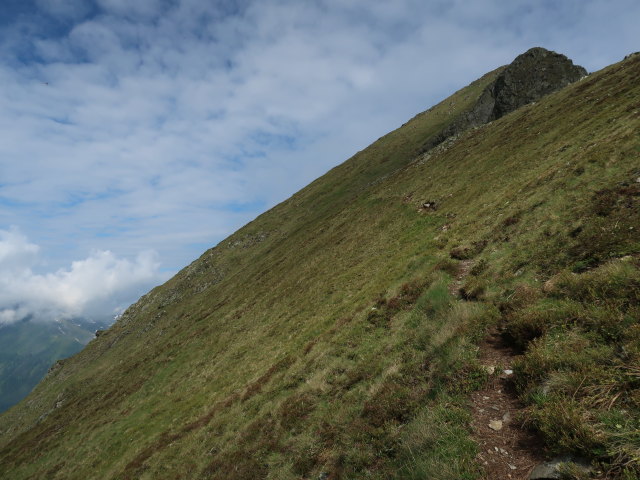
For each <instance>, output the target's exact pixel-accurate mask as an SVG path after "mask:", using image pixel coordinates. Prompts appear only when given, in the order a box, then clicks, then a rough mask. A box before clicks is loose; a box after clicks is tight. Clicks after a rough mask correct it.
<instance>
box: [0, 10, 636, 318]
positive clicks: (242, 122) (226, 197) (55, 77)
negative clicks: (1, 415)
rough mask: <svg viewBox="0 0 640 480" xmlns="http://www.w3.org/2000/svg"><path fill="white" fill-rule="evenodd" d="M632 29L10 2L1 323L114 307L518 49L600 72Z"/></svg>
mask: <svg viewBox="0 0 640 480" xmlns="http://www.w3.org/2000/svg"><path fill="white" fill-rule="evenodd" d="M638 21H640V3H639V2H637V0H629V1H625V0H619V1H615V0H613V1H595V0H594V1H589V0H581V1H557V2H556V1H554V2H551V1H539V2H524V1H517V0H515V1H511V2H504V1H502V0H478V1H474V2H469V1H460V0H458V1H456V0H453V1H451V0H448V1H428V0H420V1H418V0H396V1H394V2H389V1H386V0H385V1H377V0H340V1H338V0H325V1H309V2H299V1H294V0H260V1H252V0H243V1H236V2H229V1H225V2H222V1H209V2H207V1H202V0H137V1H135V2H133V1H130V0H20V1H18V0H3V1H2V4H1V5H0V85H2V88H0V289H2V288H3V293H0V322H2V321H3V320H2V319H3V318H5V320H4V321H12V319H13V320H15V319H17V318H19V317H20V316H21V315H23V314H24V312H28V311H31V310H34V309H38V311H42V312H53V313H51V315H50V316H52V317H53V316H56V315H70V314H78V315H80V314H82V315H94V316H95V315H99V314H100V312H107V313H108V314H111V313H113V312H117V311H119V309H121V308H122V307H123V306H126V304H127V303H130V302H132V301H134V300H135V299H136V298H137V296H139V295H140V294H142V293H144V292H145V291H146V290H147V289H149V288H150V287H151V286H153V285H155V284H157V283H161V282H162V281H163V280H165V279H166V278H167V277H168V276H169V275H170V274H171V273H174V272H176V271H177V270H178V269H180V268H181V267H183V266H185V265H186V264H188V263H189V262H191V261H192V260H193V259H195V258H197V257H198V256H199V255H200V254H201V253H202V252H203V251H204V250H205V249H206V248H207V247H209V246H213V245H215V244H216V243H218V242H219V241H220V240H222V239H223V238H224V237H226V236H227V235H229V234H230V233H232V232H233V231H234V230H236V229H237V228H238V227H240V226H242V225H243V224H244V223H246V222H247V221H249V220H251V219H252V218H254V217H255V216H256V215H258V214H259V213H261V212H262V211H264V210H265V209H268V208H269V207H271V206H273V205H275V204H276V203H278V202H280V201H282V200H284V199H285V198H287V197H288V196H290V195H291V194H292V193H294V192H295V191H297V190H298V189H300V188H301V187H303V186H304V185H306V184H307V183H309V182H310V181H312V180H313V179H314V178H316V177H318V176H319V175H321V174H322V173H324V172H325V171H327V170H328V169H329V168H331V167H333V166H335V165H336V164H338V163H340V162H342V161H344V160H346V159H347V158H348V157H350V156H351V155H352V154H354V153H355V152H357V151H358V150H361V149H362V148H364V147H366V146H367V145H368V144H370V143H371V142H372V141H374V140H375V139H376V138H378V137H380V136H381V135H383V134H385V133H387V132H388V131H390V130H392V129H394V128H396V127H398V126H399V125H401V124H402V123H404V122H405V121H406V120H408V119H409V118H410V117H412V116H413V115H415V114H416V113H418V112H420V111H423V110H426V109H427V108H428V107H430V106H431V105H433V104H435V103H437V102H438V101H440V100H442V99H443V98H445V97H446V96H448V95H449V94H451V93H452V92H453V91H455V90H456V89H458V88H460V87H463V86H464V85H466V84H468V83H470V82H471V81H473V80H474V79H476V78H477V77H479V76H481V75H482V74H484V73H485V72H487V71H489V70H491V69H493V68H495V67H497V66H499V65H503V64H506V63H509V62H510V61H511V60H512V59H513V58H514V57H515V56H516V55H518V54H519V53H522V52H523V51H525V50H527V49H528V48H530V47H532V46H543V47H546V48H549V49H551V50H555V51H558V52H561V53H564V54H566V55H567V56H569V57H570V58H572V59H573V60H574V61H575V62H576V63H578V64H581V65H583V66H584V67H585V68H587V69H588V70H589V71H594V70H597V69H600V68H602V67H604V66H606V65H608V64H610V63H613V62H616V61H619V60H621V59H622V58H623V57H624V56H625V55H626V54H628V53H630V52H632V51H635V50H640V41H639V40H640V33H639V30H640V29H638V28H637V24H638ZM104 278H109V279H111V280H110V282H111V283H110V284H109V285H111V286H110V287H109V288H106V287H105V285H106V284H105V283H104V282H103V281H102V280H101V279H104ZM101 282H102V283H101ZM60 292H66V294H65V295H63V294H61V293H60ZM100 292H102V293H100ZM36 299H37V301H36ZM16 305H19V306H20V309H21V310H20V311H18V309H17V307H16Z"/></svg>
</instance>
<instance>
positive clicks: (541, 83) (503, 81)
mask: <svg viewBox="0 0 640 480" xmlns="http://www.w3.org/2000/svg"><path fill="white" fill-rule="evenodd" d="M585 75H587V71H586V70H585V69H584V68H583V67H581V66H579V65H574V64H573V62H572V61H571V60H570V59H569V58H567V57H566V56H564V55H561V54H559V53H556V52H552V51H550V50H546V49H544V48H541V47H534V48H531V49H529V50H527V51H526V52H525V53H523V54H522V55H518V56H517V57H516V58H515V60H514V61H513V62H511V64H509V65H507V66H506V67H505V68H504V70H502V72H501V73H500V75H498V77H497V78H496V79H495V81H494V82H492V83H491V84H490V85H489V86H487V87H486V88H485V90H484V92H483V93H482V95H481V96H480V98H479V99H478V101H477V102H476V104H475V105H474V106H473V108H471V110H469V111H467V112H464V113H463V114H461V115H460V116H459V117H458V118H457V119H456V120H455V121H454V122H453V123H452V124H450V125H449V126H448V127H446V128H445V129H444V130H442V132H440V133H439V134H438V135H436V136H435V137H434V138H431V139H429V141H428V142H427V143H425V145H424V147H423V151H427V150H430V149H431V148H433V147H435V146H436V145H438V144H440V143H442V142H443V141H445V140H446V139H447V138H449V137H451V136H454V135H458V134H460V133H462V132H464V131H465V130H468V129H470V128H473V127H479V126H480V125H484V124H485V123H487V122H491V121H493V120H497V119H498V118H500V117H502V116H504V115H506V114H507V113H510V112H513V111H514V110H516V109H518V108H520V107H522V106H524V105H527V104H529V103H531V102H535V101H537V100H539V99H540V98H542V97H544V96H545V95H548V94H550V93H553V92H555V91H557V90H560V89H561V88H563V87H566V86H567V85H569V84H570V83H573V82H575V81H577V80H580V79H581V78H582V77H584V76H585Z"/></svg>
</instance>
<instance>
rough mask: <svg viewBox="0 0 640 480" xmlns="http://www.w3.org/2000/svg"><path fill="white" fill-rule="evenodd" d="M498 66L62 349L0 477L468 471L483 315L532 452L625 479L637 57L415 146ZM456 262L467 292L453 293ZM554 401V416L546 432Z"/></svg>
mask: <svg viewBox="0 0 640 480" xmlns="http://www.w3.org/2000/svg"><path fill="white" fill-rule="evenodd" d="M498 73H499V72H498V71H496V72H492V73H490V74H488V75H486V76H485V77H483V78H482V79H480V80H478V81H477V82H474V83H473V84H471V85H470V86H469V87H467V88H465V89H463V90H461V91H459V92H457V93H456V94H454V96H452V97H450V98H449V99H447V100H446V101H445V102H442V103H441V104H439V105H438V106H436V107H434V108H433V109H431V110H429V111H427V112H425V113H423V114H421V115H418V116H417V117H415V118H414V119H412V120H411V121H410V122H408V123H407V124H405V125H403V126H402V127H401V128H400V129H398V130H396V131H394V132H392V133H390V134H388V135H386V136H385V137H382V138H381V139H379V140H378V141H377V142H375V143H374V144H373V145H372V146H370V147H369V148H367V149H365V150H363V151H362V152H359V153H358V154H356V155H355V156H354V157H353V158H352V159H350V160H349V161H347V162H345V163H344V164H342V165H340V166H339V167H336V168H335V169H333V170H332V171H330V172H329V173H327V174H326V175H325V176H323V177H321V178H320V179H318V180H316V181H315V182H313V183H312V184H311V185H309V186H308V187H306V188H305V189H303V190H301V191H300V192H298V193H297V194H295V195H294V196H293V197H291V198H290V199H289V200H287V201H285V202H283V203H282V204H280V205H278V206H277V207H275V208H274V209H272V210H271V211H269V212H267V213H265V214H263V215H261V216H260V217H258V218H257V219H256V220H254V221H253V222H251V223H250V224H248V225H247V226H245V227H244V228H242V229H241V230H239V231H238V232H236V233H235V234H234V235H232V236H231V237H229V238H228V239H227V240H225V241H223V242H221V244H219V245H218V246H217V247H216V248H214V249H211V250H209V251H207V252H205V254H204V255H203V256H202V257H201V258H200V259H198V260H197V261H195V262H194V263H193V264H191V265H190V266H188V267H187V268H185V269H184V270H183V271H182V272H180V273H179V274H178V275H177V276H176V277H174V278H173V279H172V280H170V281H169V282H167V283H166V284H165V285H163V286H161V287H158V288H156V289H154V290H152V291H151V292H150V293H149V294H147V295H146V296H145V297H143V298H142V299H141V300H140V301H139V302H138V303H137V304H136V305H134V306H132V307H131V308H130V309H129V310H128V311H127V312H126V313H125V315H124V316H123V317H122V318H121V319H120V320H119V321H118V322H117V323H116V324H115V325H114V326H113V327H112V328H110V329H109V330H108V331H106V332H104V333H103V334H102V335H100V336H99V337H98V338H97V339H96V340H95V341H93V342H91V343H90V344H89V346H88V347H87V348H85V350H83V351H82V352H81V353H80V354H78V355H76V356H75V357H73V358H72V359H69V360H67V361H65V362H62V363H60V364H59V365H58V366H57V368H55V369H54V371H53V372H52V373H51V374H50V375H48V377H47V378H46V379H45V380H44V381H43V382H42V383H41V384H40V385H39V386H38V387H37V388H36V389H35V391H34V392H33V393H32V394H31V395H30V396H29V397H28V398H27V399H26V400H25V401H23V402H22V403H21V404H19V405H18V406H16V407H14V408H13V409H11V410H10V411H8V412H7V413H5V414H4V415H3V416H2V417H0V471H3V472H4V475H5V476H7V478H16V479H17V478H78V479H81V478H82V479H85V478H132V479H133V478H149V479H150V478H214V479H245V478H246V479H249V478H252V479H255V478H269V479H296V478H380V479H382V478H390V477H398V478H474V477H475V476H476V475H477V474H478V467H477V466H476V464H475V461H474V456H475V448H476V447H475V445H474V444H473V442H472V441H471V440H470V438H469V432H468V427H467V425H468V412H467V410H466V403H465V395H466V394H467V393H468V392H469V391H471V390H472V389H474V388H477V387H478V385H480V384H481V383H482V382H483V381H484V380H485V374H484V373H483V371H482V369H480V368H479V366H478V365H477V362H476V361H475V356H476V350H475V348H474V345H475V344H476V343H477V342H478V341H479V339H480V338H482V336H483V335H484V332H485V330H486V329H487V328H488V327H489V326H491V325H494V324H496V323H500V324H501V325H504V328H505V331H506V332H507V333H508V334H509V335H511V338H512V339H513V341H514V342H516V343H518V344H520V345H522V347H523V348H524V349H526V350H525V351H526V352H527V353H526V355H525V356H524V357H523V361H522V363H521V364H520V365H519V366H518V370H517V372H516V378H517V382H518V385H519V388H520V391H521V393H522V396H523V399H524V400H525V401H526V402H528V405H530V407H529V410H528V417H527V423H528V425H530V426H531V427H532V428H536V429H537V430H539V431H540V432H541V434H542V435H543V438H544V439H545V442H546V445H547V446H548V448H549V449H550V450H552V451H560V452H566V451H572V452H579V453H581V454H583V455H587V456H589V457H590V458H593V459H596V460H601V461H604V462H608V464H609V465H611V467H610V468H611V469H612V472H614V474H622V472H623V471H625V469H626V473H624V474H625V475H632V474H633V472H634V471H636V472H637V461H638V444H639V443H640V441H639V439H638V438H637V433H635V434H634V432H637V429H636V426H637V425H635V424H634V422H637V418H638V416H637V412H638V410H639V405H638V404H639V398H638V368H639V363H638V362H639V361H640V354H638V350H639V348H638V344H639V342H640V333H639V327H638V317H639V315H638V313H639V312H638V309H639V307H638V300H639V299H638V296H637V295H638V293H637V292H638V290H639V285H640V283H639V273H638V271H639V265H638V257H637V254H638V252H640V238H639V234H638V228H640V222H639V220H640V212H639V202H640V199H639V198H638V196H639V189H640V183H638V182H637V178H638V177H640V138H639V137H638V133H637V132H638V131H639V128H638V127H640V103H639V99H640V82H639V81H638V80H640V57H638V56H635V57H631V58H630V59H629V60H627V61H625V62H623V63H620V64H616V65H613V66H611V67H609V68H607V69H605V70H603V71H601V72H598V73H596V74H593V75H591V76H590V77H588V78H587V79H585V80H583V81H581V82H578V83H575V84H572V85H570V86H569V87H567V88H565V89H563V90H562V91H560V92H558V93H556V94H552V95H550V96H548V97H545V98H544V99H543V100H541V101H539V102H538V103H536V104H535V105H529V106H526V107H523V108H521V109H519V110H517V111H516V112H514V113H512V114H510V115H507V116H505V117H503V118H501V119H499V120H497V121H495V122H492V123H491V124H488V125H486V126H483V127H481V128H478V129H475V130H471V131H469V132H467V133H465V134H463V135H461V136H460V137H459V138H457V139H452V140H449V141H446V142H444V143H443V144H441V145H440V146H438V147H436V148H435V149H433V150H431V151H429V152H427V153H420V152H421V147H422V145H424V144H425V143H427V142H428V140H429V138H430V136H433V135H435V134H437V133H438V132H439V131H441V130H442V128H444V127H446V126H447V125H448V124H449V123H451V122H453V121H454V120H455V118H456V116H457V115H459V114H461V113H462V112H464V111H465V109H466V108H468V107H469V106H470V105H472V104H473V102H474V101H475V100H476V99H477V98H478V97H479V95H480V94H481V92H482V91H483V89H484V87H485V86H486V85H488V84H489V82H491V81H492V79H493V78H495V76H496V75H497V74H498ZM425 202H435V204H436V209H431V208H426V209H425V208H422V205H423V204H424V203H425ZM466 260H472V261H473V262H474V263H473V268H472V269H471V275H470V276H469V277H468V279H467V280H466V284H465V285H464V286H463V297H464V298H466V300H463V299H459V298H457V297H454V296H452V295H451V292H450V288H449V287H450V283H451V277H452V276H454V275H455V274H456V271H457V269H458V268H459V264H460V262H462V261H466ZM554 362H555V363H554ZM584 369H586V370H584ZM582 379H584V380H582ZM620 379H623V380H624V382H626V383H624V388H622V389H621V388H618V387H617V385H620V384H621V383H620ZM576 380H578V383H576ZM580 381H581V382H582V383H580ZM542 387H546V388H542ZM586 387H589V388H590V390H585V388H586ZM562 409H564V410H562ZM558 411H565V412H568V414H567V415H560V418H561V419H565V418H569V419H572V421H571V422H569V421H565V422H564V423H563V429H562V430H561V432H560V433H557V432H556V433H554V430H553V429H550V428H549V426H550V425H554V422H555V423H556V424H557V422H558V421H559V420H558V418H557V417H558V415H557V414H556V417H554V416H553V415H554V412H558ZM607 415H609V416H610V417H607ZM617 425H620V428H617ZM634 435H635V436H634ZM634 455H635V457H634ZM634 462H636V463H634ZM629 478H633V477H629Z"/></svg>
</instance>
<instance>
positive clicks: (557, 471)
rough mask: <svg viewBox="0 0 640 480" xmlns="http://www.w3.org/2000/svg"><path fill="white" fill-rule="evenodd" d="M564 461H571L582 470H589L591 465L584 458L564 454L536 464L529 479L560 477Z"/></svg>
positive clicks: (551, 479) (549, 479)
mask: <svg viewBox="0 0 640 480" xmlns="http://www.w3.org/2000/svg"><path fill="white" fill-rule="evenodd" d="M566 463H573V464H574V465H575V466H577V467H578V468H579V469H581V470H583V471H584V472H588V471H590V470H591V465H590V464H589V462H587V461H586V460H584V459H582V458H577V457H572V456H570V455H565V456H562V457H556V458H554V459H552V460H549V461H548V462H542V463H539V464H538V465H536V466H535V468H534V469H533V470H532V471H531V474H530V475H529V480H555V479H559V478H562V473H561V469H562V465H564V464H566Z"/></svg>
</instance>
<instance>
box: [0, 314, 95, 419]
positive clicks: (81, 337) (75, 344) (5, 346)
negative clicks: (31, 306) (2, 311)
mask: <svg viewBox="0 0 640 480" xmlns="http://www.w3.org/2000/svg"><path fill="white" fill-rule="evenodd" d="M105 326H106V324H105V323H104V322H100V323H95V322H92V321H88V320H85V319H74V320H60V321H51V320H37V319H34V318H28V319H24V320H22V321H19V322H16V323H12V324H10V325H4V326H0V412H2V411H4V410H6V409H7V408H9V407H11V406H12V405H14V404H16V403H18V402H19V401H20V400H22V399H23V398H24V397H25V396H27V395H28V394H29V392H31V390H32V389H33V387H35V386H36V384H37V383H38V382H39V381H40V380H42V377H44V376H45V374H46V373H47V370H49V368H51V366H52V365H53V364H54V363H55V362H56V361H57V360H60V359H64V358H67V357H70V356H71V355H73V354H75V353H77V352H79V351H80V350H82V348H84V346H85V345H86V344H87V343H89V341H90V340H91V339H92V338H93V337H94V332H95V331H96V330H97V329H98V328H104V327H105Z"/></svg>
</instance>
